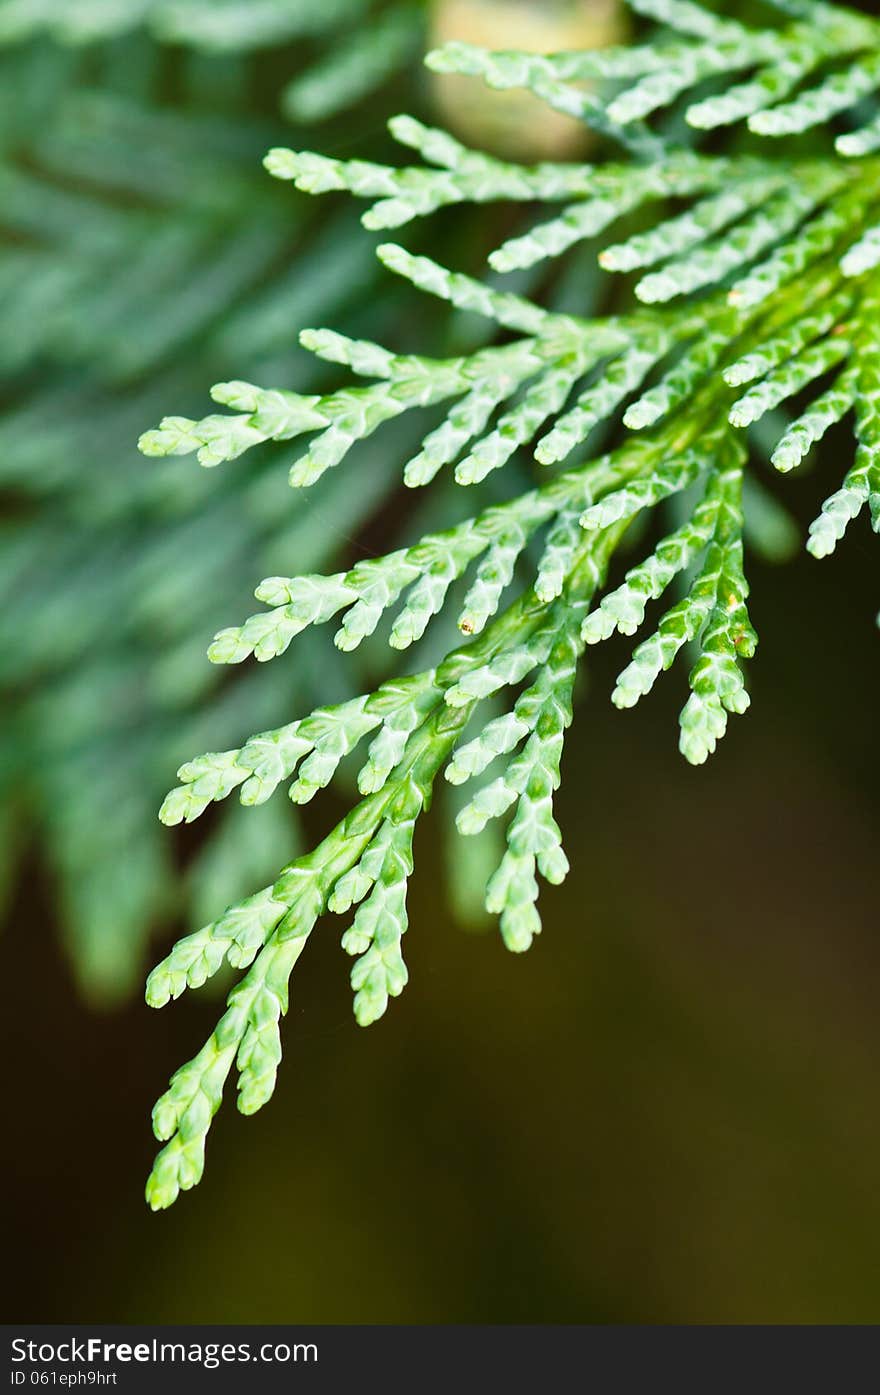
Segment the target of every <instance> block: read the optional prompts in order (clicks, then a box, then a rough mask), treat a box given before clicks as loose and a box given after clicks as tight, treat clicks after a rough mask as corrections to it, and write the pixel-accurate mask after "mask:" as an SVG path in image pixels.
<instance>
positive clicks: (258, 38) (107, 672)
mask: <svg viewBox="0 0 880 1395" xmlns="http://www.w3.org/2000/svg"><path fill="white" fill-rule="evenodd" d="M421 21H422V16H421V14H420V13H419V11H418V7H412V6H405V7H402V6H399V5H393V6H390V7H382V6H379V7H377V6H376V5H375V4H369V3H366V2H365V0H338V3H336V4H325V5H322V6H315V5H314V4H311V3H309V4H291V3H284V2H283V0H277V3H268V0H267V2H266V3H262V0H261V3H253V4H252V3H248V4H223V5H219V4H213V3H212V4H207V3H159V4H135V3H131V0H122V3H90V0H72V2H71V3H68V0H64V3H62V2H61V0H58V3H39V0H33V2H32V3H25V2H24V0H3V3H0V299H2V302H3V309H4V315H3V319H4V333H3V339H2V344H0V490H2V502H3V520H4V521H3V524H2V528H3V538H2V557H0V587H2V595H3V597H4V604H3V608H2V615H0V695H2V701H3V705H4V711H5V715H6V720H5V722H4V729H3V734H2V745H0V801H2V802H0V819H2V825H3V829H4V836H3V837H2V840H0V855H2V858H3V863H4V866H3V884H4V885H6V886H9V885H10V884H11V881H12V878H13V873H14V870H15V868H16V866H17V865H18V860H19V858H20V856H21V854H22V853H23V852H24V851H25V850H26V848H27V847H28V845H29V844H33V843H35V844H36V845H37V847H38V849H39V859H40V861H41V863H42V864H43V865H46V864H48V867H49V869H50V870H51V875H52V879H53V883H54V886H55V893H56V896H57V901H58V905H59V909H60V915H61V921H62V925H63V927H64V934H65V938H66V943H67V946H68V949H69V951H70V955H71V960H72V963H73V966H74V969H75V971H76V975H77V978H78V980H79V982H80V984H81V986H82V988H83V990H84V991H85V992H86V993H87V994H88V995H89V997H90V998H91V999H92V1000H93V1001H96V1002H105V1003H106V1002H112V1001H114V1000H115V999H117V998H119V997H120V996H123V995H125V994H126V993H128V992H129V991H130V990H131V989H132V988H133V987H134V986H136V985H137V983H138V982H139V980H140V977H141V972H142V967H143V949H144V940H145V937H146V936H147V935H148V934H149V931H150V928H151V927H152V926H155V925H156V924H157V922H159V921H160V920H161V919H162V917H163V916H164V915H165V914H166V912H167V910H168V908H169V904H171V903H170V895H169V893H170V889H171V887H172V885H173V882H174V877H175V874H174V870H173V853H172V849H171V848H170V847H169V845H168V840H167V838H163V837H162V834H161V830H160V828H159V826H158V824H157V822H156V817H155V813H156V808H157V806H158V801H159V798H160V796H161V793H162V791H163V788H164V784H165V772H166V771H167V769H168V768H169V764H170V765H171V766H173V765H174V764H175V763H178V762H179V760H180V758H181V757H182V755H183V754H185V753H186V752H187V751H188V750H189V749H191V746H192V743H195V744H196V745H199V744H201V743H203V742H204V741H205V740H207V741H208V742H209V743H210V742H212V741H218V740H221V741H222V740H225V741H227V742H228V739H229V732H230V727H232V728H234V725H235V714H236V712H237V711H238V710H239V706H240V705H241V704H245V696H244V690H245V689H251V688H252V689H253V691H252V692H251V691H249V692H248V695H247V698H246V707H247V710H248V713H249V714H250V713H252V712H253V710H254V708H253V704H256V705H257V709H258V710H260V711H261V712H263V713H265V718H266V720H267V721H270V720H271V719H272V718H273V716H274V715H275V713H276V711H277V703H278V699H279V696H280V695H283V696H284V697H285V698H287V697H289V693H290V689H291V687H293V688H294V690H295V691H296V692H297V693H302V695H303V700H305V701H307V702H308V701H313V700H314V697H315V695H316V694H317V693H318V691H324V690H325V685H326V683H327V682H328V681H332V680H329V679H328V676H327V674H326V672H325V669H326V660H322V659H320V658H319V657H318V655H317V654H316V655H315V656H314V657H313V658H311V659H309V658H307V659H306V661H305V662H304V663H303V664H302V665H301V666H300V668H299V669H298V671H297V673H296V674H294V675H293V676H292V677H291V675H290V674H287V675H279V677H278V678H276V679H273V677H272V676H270V675H266V677H267V679H268V681H267V682H264V683H261V684H256V685H255V684H253V683H252V682H251V683H245V684H238V685H234V686H232V687H230V686H229V685H225V686H224V687H223V688H222V691H220V692H218V693H217V694H216V700H215V701H213V702H212V703H211V704H210V705H209V704H207V703H206V702H205V697H206V690H207V688H208V687H209V686H210V685H212V684H213V683H214V682H215V676H214V674H213V673H212V671H211V670H210V668H209V667H208V666H207V665H206V664H205V663H204V661H203V660H204V645H205V643H206V641H207V639H208V638H209V637H210V634H211V632H212V629H213V628H214V627H216V619H217V617H220V616H222V615H223V614H224V613H228V608H229V607H230V606H231V607H233V608H236V607H239V606H240V605H241V604H242V601H243V598H244V596H245V595H246V594H247V593H248V592H249V591H250V589H251V587H252V585H253V576H254V574H255V572H259V570H260V568H264V569H265V568H268V569H269V570H273V569H275V570H278V569H283V568H284V567H285V566H288V565H289V560H290V558H291V557H292V556H294V557H297V558H298V559H299V561H300V562H301V563H302V564H305V565H308V566H315V567H319V566H321V567H323V566H326V565H327V563H328V560H329V558H330V557H331V556H333V555H335V554H336V553H338V552H341V553H342V554H343V555H347V554H348V552H349V551H350V550H351V547H352V546H353V544H352V543H351V542H350V541H349V540H348V539H349V535H351V534H354V533H356V532H357V531H358V529H359V528H361V527H362V525H363V523H364V521H365V519H367V518H369V517H370V515H371V514H372V513H373V512H375V510H376V509H377V508H378V507H379V505H380V503H381V500H382V499H383V497H384V496H385V495H387V493H388V491H389V489H390V487H391V483H392V472H391V470H390V469H389V467H388V465H387V464H386V459H385V456H384V455H383V454H377V455H376V457H375V459H374V460H373V462H372V466H371V467H370V468H368V469H366V470H365V472H364V475H363V477H362V481H361V484H360V486H359V489H358V490H357V491H356V492H354V493H353V492H352V491H351V490H350V489H349V488H348V487H347V486H345V485H344V484H341V483H337V484H336V485H335V486H334V485H332V484H331V486H330V487H329V488H328V489H327V490H324V491H322V493H321V495H320V496H316V497H315V498H314V499H312V498H310V499H308V500H302V501H299V500H297V501H293V504H292V503H291V500H290V498H289V495H288V494H287V492H286V489H285V486H284V483H283V480H282V479H280V478H279V477H278V473H277V470H274V469H273V468H272V460H271V459H269V458H266V459H264V460H262V461H260V462H258V463H257V464H256V465H250V464H248V465H247V466H245V467H244V468H242V469H239V470H233V471H231V472H229V473H228V474H226V475H225V476H224V478H223V479H222V480H219V479H218V480H216V481H209V480H206V479H205V478H204V477H198V476H197V475H193V474H192V472H188V471H181V470H180V469H178V468H175V467H174V466H173V465H171V466H170V467H167V468H166V467H165V466H164V465H161V466H158V467H154V468H152V469H148V470H145V469H144V466H143V461H142V460H141V459H140V458H139V457H138V455H137V453H136V450H135V441H136V439H137V436H138V434H139V432H140V431H141V430H142V429H143V428H144V426H145V425H147V424H148V423H149V422H150V421H151V420H152V419H153V418H154V417H155V415H156V413H157V412H158V411H159V410H160V408H161V406H162V405H164V404H165V403H167V401H168V400H169V397H171V396H173V397H174V399H175V400H176V401H177V402H180V403H183V404H185V403H187V402H188V401H189V400H190V398H191V397H192V398H195V397H196V394H197V393H198V392H199V390H200V389H201V388H202V386H203V384H204V382H205V379H206V377H207V378H208V379H209V380H210V379H211V378H212V377H214V376H217V375H220V376H223V375H228V374H229V373H230V372H231V370H232V369H233V367H234V368H235V371H236V372H238V371H240V370H241V368H242V366H245V365H246V366H248V367H249V368H250V370H251V371H254V372H256V371H260V372H262V373H265V374H268V375H269V377H270V378H272V379H277V380H278V381H279V382H284V381H287V380H288V379H289V378H290V376H291V374H292V373H293V372H294V371H296V373H297V374H298V375H299V376H300V377H301V376H302V374H303V372H305V373H306V375H307V377H308V375H309V372H310V370H309V367H308V364H307V363H303V362H300V359H305V356H304V355H300V354H299V351H298V350H297V349H296V347H295V346H296V331H297V330H298V328H299V327H301V326H302V325H303V324H304V323H308V322H309V321H310V320H313V319H318V320H319V321H320V320H323V319H325V318H327V317H339V319H340V321H341V322H342V323H348V324H356V322H357V316H358V314H359V313H360V311H361V310H362V308H363V306H364V304H365V302H366V301H368V300H369V298H370V295H371V287H372V286H373V284H374V282H375V278H376V268H375V262H374V258H373V255H372V248H371V246H370V243H369V240H368V239H366V238H365V237H364V236H363V234H362V232H361V230H360V229H359V228H358V227H357V224H356V222H355V220H354V218H353V216H351V215H350V214H349V212H348V211H347V210H341V209H333V210H328V211H327V212H326V213H325V212H324V211H323V210H318V209H315V208H313V207H312V206H310V202H309V201H306V200H300V199H292V198H291V197H290V195H289V193H288V192H286V191H284V190H281V189H279V188H278V187H277V186H276V185H274V184H273V182H272V181H271V180H269V179H268V178H267V177H266V175H265V174H264V173H263V172H262V170H261V167H260V158H261V156H262V154H263V152H264V151H265V149H266V148H267V147H268V146H269V145H270V144H271V143H272V142H273V141H274V140H277V139H278V138H279V136H280V135H282V134H283V135H284V138H285V139H290V138H291V136H293V137H294V138H295V137H296V132H295V131H293V132H291V130H290V128H289V126H287V125H286V124H285V123H284V121H283V119H282V117H281V115H279V101H280V106H281V108H282V109H283V111H284V112H285V113H286V115H287V118H288V119H289V118H291V117H295V116H298V115H299V116H302V117H308V118H309V119H314V118H316V117H317V116H321V117H323V118H330V117H332V116H337V119H336V121H335V124H334V122H332V121H331V124H330V127H329V128H328V129H329V137H330V139H331V140H332V141H333V142H334V144H338V146H339V148H341V149H356V148H357V146H358V143H359V142H362V141H363V140H365V139H366V140H367V141H372V142H373V143H374V144H375V143H376V142H377V141H378V143H379V145H380V146H381V145H382V142H383V140H384V134H383V112H384V111H385V107H384V105H383V97H382V96H381V95H378V94H377V92H376V91H375V89H376V87H377V86H378V85H380V84H382V83H383V82H385V81H386V79H388V78H389V77H391V78H392V79H394V78H395V76H396V75H397V74H398V73H399V72H400V70H401V68H402V65H403V63H404V59H405V58H406V56H407V55H408V54H409V53H410V52H411V51H412V49H413V46H414V44H417V43H418V42H419V26H420V24H421ZM392 30H393V42H391V41H390V40H389V33H390V31H392ZM341 35H344V37H340V36H341ZM4 44H5V46H4ZM358 46H359V47H358ZM355 49H357V51H358V53H359V55H360V56H359V58H358V60H357V65H358V70H359V72H360V75H361V79H362V80H361V82H360V84H359V85H358V84H352V82H351V81H350V75H349V76H346V73H347V72H348V69H346V68H345V66H344V60H345V54H346V53H353V52H354V50H355ZM370 54H372V55H373V59H372V60H370V58H369V55H370ZM350 61H354V60H353V59H351V60H350ZM338 64H343V67H342V69H341V73H340V75H339V80H338V81H336V82H335V84H334V81H333V75H332V72H329V73H328V65H330V66H331V68H332V66H333V65H338ZM398 81H402V82H403V85H404V88H405V89H407V90H408V88H407V81H406V76H405V74H404V75H403V76H402V77H399V78H398ZM317 90H320V93H321V94H322V95H323V98H324V100H323V104H319V103H318V102H317V100H316V96H315V93H316V91H317ZM391 91H392V92H394V85H393V81H392V84H391ZM334 93H335V95H334ZM343 99H344V100H343ZM365 100H366V101H367V102H368V105H367V106H366V108H364V105H363V104H364V101H365ZM352 102H353V103H354V104H355V110H354V112H343V113H342V115H337V110H336V109H337V107H339V106H340V105H346V104H348V103H352ZM357 102H360V103H361V109H360V110H358V108H357ZM319 106H320V110H319V109H318V108H319ZM386 114H387V112H386ZM385 313H386V314H387V315H389V316H393V315H394V313H395V309H394V303H393V299H392V300H391V301H387V300H386V303H385ZM344 681H345V680H343V679H340V680H338V682H344ZM295 839H296V834H295V827H294V825H293V823H292V816H291V813H290V811H287V810H284V809H281V810H266V811H264V812H263V814H262V816H261V817H259V818H258V819H256V820H254V821H250V820H248V821H241V822H240V820H239V818H238V817H236V816H235V815H233V816H232V817H231V818H229V819H226V820H224V821H223V822H222V823H221V824H220V825H219V826H218V827H217V828H216V830H215V831H214V834H213V836H212V837H211V838H210V839H209V841H208V842H207V843H206V844H205V845H204V846H203V847H202V848H201V849H200V850H199V851H198V853H197V855H196V857H195V859H194V861H193V862H192V865H191V868H190V871H189V873H188V885H189V899H190V904H191V912H192V916H193V919H194V920H196V921H199V922H200V921H201V920H202V919H204V917H205V916H206V915H210V914H214V913H216V912H217V910H218V909H220V908H221V907H222V905H223V904H225V901H226V900H228V899H229V898H230V897H234V896H235V895H238V894H240V892H241V891H242V890H244V889H245V887H247V886H249V885H250V884H251V883H252V879H253V877H254V876H262V875H264V873H263V870H262V869H263V868H264V866H265V867H266V869H267V870H268V868H271V867H273V866H275V865H276V864H277V859H278V857H281V856H285V855H288V854H289V852H290V850H291V848H292V847H295V845H296V842H295ZM267 859H268V861H267ZM179 901H180V897H179V888H178V892H177V895H176V896H175V898H174V905H175V906H179Z"/></svg>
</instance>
